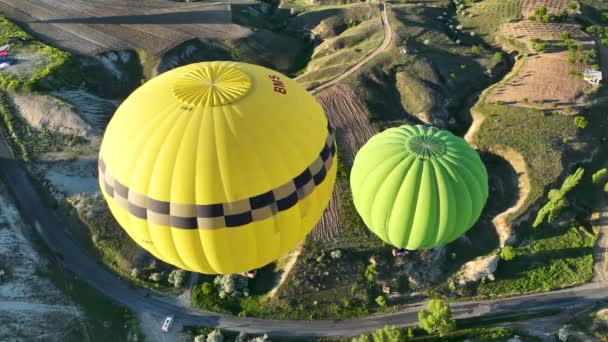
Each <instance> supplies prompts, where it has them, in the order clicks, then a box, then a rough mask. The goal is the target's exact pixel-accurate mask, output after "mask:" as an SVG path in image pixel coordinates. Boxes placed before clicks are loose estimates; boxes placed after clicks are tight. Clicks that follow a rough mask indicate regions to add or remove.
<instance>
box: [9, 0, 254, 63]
mask: <svg viewBox="0 0 608 342" xmlns="http://www.w3.org/2000/svg"><path fill="white" fill-rule="evenodd" d="M222 2H223V1H218V2H213V3H212V2H198V3H181V2H172V1H168V0H138V1H130V0H96V1H90V0H0V14H3V15H4V16H6V17H8V18H10V19H13V20H16V21H17V22H19V23H20V24H21V25H22V26H24V27H25V28H27V29H28V30H29V31H31V32H32V33H33V34H35V35H37V36H38V37H40V38H41V39H43V40H45V41H48V42H51V43H53V45H57V46H60V47H62V48H64V49H66V50H68V51H72V52H76V53H79V54H84V55H92V54H95V53H98V52H101V51H105V50H121V49H142V50H145V51H148V52H149V53H152V54H154V55H158V54H161V53H163V52H164V51H166V50H167V49H170V48H171V47H174V46H176V45H179V44H180V43H182V42H184V41H186V40H189V39H193V38H205V39H220V40H223V39H229V38H239V37H244V36H247V35H249V34H251V30H249V29H248V28H245V27H242V26H239V25H236V24H233V23H232V11H231V10H230V6H229V5H228V4H226V3H222ZM233 3H251V1H250V0H236V1H233Z"/></svg>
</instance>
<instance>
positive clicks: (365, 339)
mask: <svg viewBox="0 0 608 342" xmlns="http://www.w3.org/2000/svg"><path fill="white" fill-rule="evenodd" d="M352 342H370V339H369V336H368V335H361V336H359V337H355V338H353V340H352Z"/></svg>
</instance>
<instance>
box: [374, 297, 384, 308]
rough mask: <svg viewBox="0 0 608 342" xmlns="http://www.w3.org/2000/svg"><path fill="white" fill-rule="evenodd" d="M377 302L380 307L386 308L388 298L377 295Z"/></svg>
mask: <svg viewBox="0 0 608 342" xmlns="http://www.w3.org/2000/svg"><path fill="white" fill-rule="evenodd" d="M376 304H378V306H379V307H381V308H384V307H386V299H385V298H384V297H383V296H378V297H376Z"/></svg>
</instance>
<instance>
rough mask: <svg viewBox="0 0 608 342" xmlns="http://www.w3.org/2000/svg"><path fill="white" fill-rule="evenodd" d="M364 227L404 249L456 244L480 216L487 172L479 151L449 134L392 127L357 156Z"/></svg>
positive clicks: (355, 179)
mask: <svg viewBox="0 0 608 342" xmlns="http://www.w3.org/2000/svg"><path fill="white" fill-rule="evenodd" d="M350 184H351V188H352V193H353V201H354V203H355V207H356V209H357V211H358V212H359V215H361V217H362V218H363V221H364V222H365V224H366V225H367V226H368V227H369V228H370V229H371V230H372V231H373V232H374V233H375V234H376V235H378V236H379V237H380V238H381V239H382V240H384V241H385V242H388V243H390V244H391V245H393V246H396V247H399V248H406V249H410V250H416V249H429V248H433V247H435V246H438V245H443V244H446V243H448V242H450V241H453V240H455V239H456V238H458V237H459V236H461V235H462V234H464V232H466V231H467V230H468V229H469V228H471V226H473V224H474V223H475V221H477V219H478V218H479V215H480V214H481V210H482V209H483V207H484V205H485V203H486V200H487V198H488V174H487V171H486V168H485V166H484V165H483V163H482V162H481V159H480V158H479V155H478V154H477V152H476V151H475V150H474V149H473V148H471V147H470V146H469V145H468V144H467V143H466V142H465V141H464V140H463V139H462V138H459V137H457V136H454V135H453V134H452V133H450V132H448V131H443V130H439V129H437V128H434V127H425V126H420V125H417V126H401V127H395V128H390V129H388V130H386V131H384V132H382V133H379V134H376V135H375V136H373V137H372V138H371V139H370V140H369V141H368V142H367V143H366V144H365V145H364V146H363V147H362V148H361V150H360V151H359V152H358V153H357V156H356V157H355V162H354V165H353V168H352V171H351V175H350Z"/></svg>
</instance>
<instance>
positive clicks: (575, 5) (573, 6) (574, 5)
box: [568, 1, 578, 11]
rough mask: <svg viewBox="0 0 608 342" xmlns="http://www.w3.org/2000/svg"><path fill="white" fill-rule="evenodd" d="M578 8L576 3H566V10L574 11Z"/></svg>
mask: <svg viewBox="0 0 608 342" xmlns="http://www.w3.org/2000/svg"><path fill="white" fill-rule="evenodd" d="M577 8H578V3H577V2H576V1H570V2H569V3H568V9H569V10H571V11H574V10H576V9H577Z"/></svg>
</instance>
